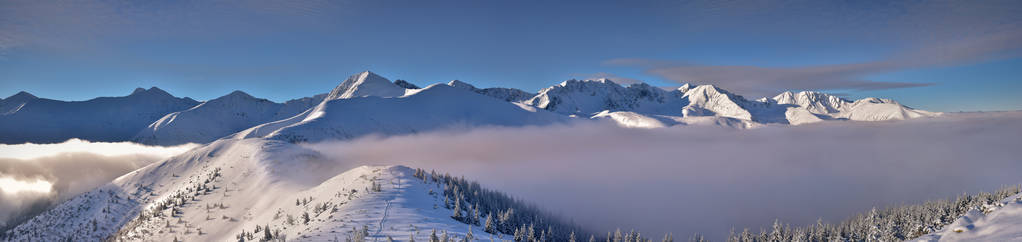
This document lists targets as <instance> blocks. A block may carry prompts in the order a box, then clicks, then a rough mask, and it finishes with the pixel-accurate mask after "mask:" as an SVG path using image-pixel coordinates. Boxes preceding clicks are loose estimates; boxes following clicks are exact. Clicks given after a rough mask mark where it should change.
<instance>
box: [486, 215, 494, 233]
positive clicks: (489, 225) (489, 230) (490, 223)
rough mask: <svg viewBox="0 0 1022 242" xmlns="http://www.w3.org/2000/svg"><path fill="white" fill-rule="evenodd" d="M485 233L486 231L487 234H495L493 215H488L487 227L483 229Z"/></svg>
mask: <svg viewBox="0 0 1022 242" xmlns="http://www.w3.org/2000/svg"><path fill="white" fill-rule="evenodd" d="M483 231H486V232H487V233H491V234H492V233H494V232H493V213H490V214H487V215H486V225H485V227H483Z"/></svg>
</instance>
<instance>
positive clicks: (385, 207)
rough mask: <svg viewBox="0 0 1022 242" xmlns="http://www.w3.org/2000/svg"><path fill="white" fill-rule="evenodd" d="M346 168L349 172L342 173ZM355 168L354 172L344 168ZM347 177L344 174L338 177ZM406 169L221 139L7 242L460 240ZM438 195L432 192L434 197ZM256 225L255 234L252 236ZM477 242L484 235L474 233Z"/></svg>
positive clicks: (426, 186)
mask: <svg viewBox="0 0 1022 242" xmlns="http://www.w3.org/2000/svg"><path fill="white" fill-rule="evenodd" d="M346 167H347V168H346ZM350 167H354V169H348V168H350ZM345 170H346V171H345ZM413 172H414V171H413V170H412V169H409V168H407V167H400V166H388V167H368V166H357V167H356V165H354V164H336V163H333V162H330V161H326V160H323V159H321V157H320V155H319V154H318V153H316V152H314V151H311V150H307V149H305V148H302V147H300V146H297V145H293V144H289V143H285V142H280V141H272V140H264V139H246V140H229V139H226V140H219V141H215V142H213V143H211V144H209V145H206V146H204V147H200V148H197V149H194V150H191V151H189V152H186V153H184V154H181V155H178V156H175V157H172V158H170V159H167V160H165V161H162V162H158V163H155V164H153V165H150V166H147V167H144V168H142V169H139V170H136V171H134V172H131V173H129V174H126V175H124V176H122V177H119V178H117V179H116V180H114V181H113V182H112V183H110V184H108V185H106V186H102V187H100V188H98V189H97V190H94V191H91V192H88V193H86V194H83V195H81V196H78V197H75V198H73V199H71V200H69V201H67V202H65V203H63V204H61V205H59V206H58V207H57V208H55V209H53V210H50V211H47V212H45V213H43V214H42V215H39V216H37V217H35V218H33V219H31V220H29V221H28V222H26V223H24V224H22V225H20V226H18V227H16V228H15V229H14V230H12V231H11V232H10V233H9V234H8V236H10V237H9V239H10V241H63V240H68V239H70V240H71V241H96V240H103V239H107V238H116V239H125V240H132V241H137V240H145V241H170V240H173V239H178V240H183V241H225V240H230V241H235V240H237V237H236V236H238V235H241V234H245V235H248V234H251V236H253V237H247V238H246V240H252V239H253V238H263V237H264V236H265V231H263V230H264V229H265V228H266V226H268V227H269V228H270V231H272V236H274V237H276V238H287V239H290V240H295V241H334V240H345V238H348V237H349V236H352V235H354V234H356V233H359V232H355V231H366V232H367V233H366V234H364V235H365V236H366V237H368V238H369V239H374V238H375V239H385V238H386V237H387V236H390V237H393V238H396V239H407V238H409V237H410V236H414V237H415V238H416V239H417V240H426V239H427V238H428V236H429V234H430V231H431V230H432V229H438V230H441V231H444V230H446V231H450V232H449V235H451V236H452V237H463V236H464V235H465V234H467V232H468V231H469V226H468V225H466V224H463V223H461V222H458V221H455V220H454V219H452V218H451V217H450V216H451V214H452V213H451V211H452V210H450V209H446V208H444V206H443V204H444V198H443V196H439V195H438V193H437V191H440V190H442V189H441V188H440V187H438V186H437V185H435V184H431V183H425V182H423V180H422V179H416V178H414V177H412V175H413ZM437 189H440V190H437ZM257 227H258V229H257ZM472 234H474V235H475V236H476V237H477V238H488V237H489V235H488V234H486V233H485V232H483V231H482V230H481V228H479V227H475V228H473V229H472Z"/></svg>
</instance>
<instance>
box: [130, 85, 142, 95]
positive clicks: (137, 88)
mask: <svg viewBox="0 0 1022 242" xmlns="http://www.w3.org/2000/svg"><path fill="white" fill-rule="evenodd" d="M140 92H145V88H141V87H136V88H135V90H134V91H131V94H132V95H134V94H136V93H140Z"/></svg>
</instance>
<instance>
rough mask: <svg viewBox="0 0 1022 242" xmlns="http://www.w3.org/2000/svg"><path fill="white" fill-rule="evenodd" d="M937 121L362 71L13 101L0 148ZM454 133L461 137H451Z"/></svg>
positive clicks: (891, 104) (707, 90) (2, 114)
mask: <svg viewBox="0 0 1022 242" xmlns="http://www.w3.org/2000/svg"><path fill="white" fill-rule="evenodd" d="M937 115H940V113H935V112H928V111H923V110H917V109H913V108H909V107H906V106H904V105H901V104H899V103H898V102H895V101H893V100H889V99H880V98H865V99H860V100H855V101H850V100H845V99H842V98H840V97H837V96H834V95H829V94H825V93H820V92H812V91H802V92H784V93H781V94H778V95H777V96H775V97H772V98H763V99H759V100H747V99H745V98H744V97H742V96H740V95H737V94H734V93H731V92H729V91H727V90H724V89H721V88H719V87H716V86H713V85H699V86H691V85H687V84H686V85H684V86H681V87H679V88H676V89H672V90H665V89H662V88H660V87H654V86H651V85H648V84H645V83H636V84H631V85H627V86H622V85H619V84H617V83H615V82H613V81H612V80H609V79H595V80H568V81H564V82H561V83H559V84H557V85H554V86H551V87H548V88H545V89H542V90H540V91H539V92H537V93H530V92H526V91H522V90H519V89H514V88H500V87H496V88H477V87H475V86H472V85H471V84H468V83H465V82H462V81H458V80H455V81H451V82H449V83H440V84H433V85H430V86H427V87H425V88H419V87H418V86H415V85H414V84H411V83H408V82H406V81H402V80H399V81H397V82H391V81H390V80H388V79H386V78H384V77H381V76H379V75H377V74H375V73H372V72H369V71H366V72H362V73H358V74H355V75H352V76H351V77H349V78H347V79H346V80H344V81H343V82H341V84H340V85H338V86H337V87H336V88H334V89H333V90H331V91H330V92H328V93H325V94H318V95H313V96H310V97H304V98H298V99H294V100H290V101H287V102H284V103H275V102H272V101H269V100H266V99H261V98H256V97H252V96H251V95H248V94H246V93H244V92H241V91H234V92H232V93H229V94H227V95H225V96H222V97H219V98H215V99H212V100H208V101H204V102H198V101H195V100H192V99H190V98H187V97H185V98H179V97H174V96H172V95H170V94H169V93H167V92H165V91H163V90H160V89H159V88H156V87H153V88H150V89H142V88H139V89H136V90H135V91H134V92H132V93H131V94H130V95H128V96H124V97H100V98H95V99H92V100H87V101H71V102H69V101H58V100H52V99H45V98H38V97H35V96H33V95H32V94H29V93H27V92H19V93H18V94H15V95H13V96H11V97H8V98H4V99H0V142H2V143H9V144H11V143H24V142H34V143H53V142H61V141H64V140H67V139H70V138H81V139H86V140H93V141H135V142H140V143H145V144H158V145H173V144H181V143H208V142H211V141H213V140H216V139H219V138H223V137H236V138H250V137H269V138H275V139H280V140H287V141H290V142H304V141H315V140H324V139H349V138H355V137H359V136H362V135H367V134H377V133H378V134H387V135H392V134H407V133H417V132H423V131H430V130H436V129H448V128H458V127H472V126H523V125H545V124H551V123H558V122H564V121H567V120H587V119H603V120H610V121H612V122H615V123H617V124H619V125H621V126H625V127H638V128H657V127H668V126H674V125H720V126H728V127H736V128H754V127H759V126H763V125H771V124H778V125H801V124H808V123H815V122H823V121H828V120H853V121H886V120H901V119H908V118H919V117H932V116H937ZM455 126H458V127H455Z"/></svg>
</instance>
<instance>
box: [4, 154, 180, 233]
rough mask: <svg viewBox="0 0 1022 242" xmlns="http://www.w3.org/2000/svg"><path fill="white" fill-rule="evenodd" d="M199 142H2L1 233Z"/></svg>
mask: <svg viewBox="0 0 1022 242" xmlns="http://www.w3.org/2000/svg"><path fill="white" fill-rule="evenodd" d="M195 146H196V145H194V144H188V145H180V146H173V147H159V146H145V145H139V144H134V143H128V142H121V143H105V142H88V141H83V140H78V139H72V140H68V141H66V142H64V143H59V144H19V145H4V144H0V231H3V230H4V228H5V227H7V226H10V225H14V223H17V222H18V221H20V220H23V219H25V218H26V216H30V215H33V214H36V213H38V212H39V211H40V210H42V209H45V208H47V207H50V205H51V204H53V203H54V202H57V201H61V200H64V199H67V198H69V197H71V196H74V195H77V194H81V193H83V192H86V191H89V190H92V189H93V188H95V187H97V186H99V185H102V184H105V183H107V182H110V181H111V180H113V179H114V178H117V177H118V176H121V175H124V174H125V173H128V172H130V171H133V170H135V169H138V168H140V167H142V166H145V165H147V164H149V163H152V162H154V161H158V160H161V159H163V158H166V157H169V156H172V155H175V154H178V153H181V152H184V151H186V150H188V149H191V148H192V147H195Z"/></svg>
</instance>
